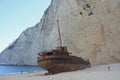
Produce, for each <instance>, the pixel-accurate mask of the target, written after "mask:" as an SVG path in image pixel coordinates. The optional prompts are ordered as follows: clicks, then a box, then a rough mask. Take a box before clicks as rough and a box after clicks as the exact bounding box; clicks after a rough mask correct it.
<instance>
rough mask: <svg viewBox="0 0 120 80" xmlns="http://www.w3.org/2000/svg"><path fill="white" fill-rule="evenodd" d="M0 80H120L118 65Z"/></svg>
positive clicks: (23, 75) (2, 76)
mask: <svg viewBox="0 0 120 80" xmlns="http://www.w3.org/2000/svg"><path fill="white" fill-rule="evenodd" d="M108 67H110V69H109V68H108ZM0 80H120V64H111V65H104V66H94V67H92V68H89V69H85V70H79V71H73V72H63V73H59V74H55V75H44V73H29V74H27V73H25V74H22V75H21V74H10V75H0Z"/></svg>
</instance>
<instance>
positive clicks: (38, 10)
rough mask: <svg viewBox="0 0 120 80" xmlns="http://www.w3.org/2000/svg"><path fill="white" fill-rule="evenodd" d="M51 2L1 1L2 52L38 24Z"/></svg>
mask: <svg viewBox="0 0 120 80" xmlns="http://www.w3.org/2000/svg"><path fill="white" fill-rule="evenodd" d="M50 2H51V0H0V52H2V51H3V50H4V49H5V48H6V47H7V46H8V45H9V44H11V43H12V42H13V41H14V40H15V39H16V38H18V37H19V35H20V34H21V33H22V32H23V31H24V30H25V29H26V28H28V27H31V26H34V25H35V24H36V23H38V22H39V21H40V19H41V17H42V15H43V13H44V11H45V10H46V9H47V8H48V6H49V4H50Z"/></svg>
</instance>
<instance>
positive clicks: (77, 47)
mask: <svg viewBox="0 0 120 80" xmlns="http://www.w3.org/2000/svg"><path fill="white" fill-rule="evenodd" d="M57 19H58V20H59V23H60V29H61V35H62V43H63V45H64V46H67V47H68V50H69V51H70V52H72V54H73V55H76V56H81V57H83V58H88V59H90V62H91V64H92V65H101V64H108V63H116V62H118V63H119V62H120V0H52V1H51V4H50V6H49V8H48V9H47V10H46V11H45V13H44V15H43V17H42V19H41V21H40V22H39V23H38V24H36V25H35V26H33V27H30V28H28V29H26V30H25V31H23V33H22V34H21V35H20V36H19V38H18V39H17V40H16V41H15V42H14V43H13V44H11V45H10V46H9V47H8V48H6V49H5V50H4V51H3V52H2V53H1V54H0V64H14V65H37V63H36V60H37V54H38V53H39V52H40V51H42V50H50V49H53V48H55V47H57V46H58V45H59V38H58V31H57Z"/></svg>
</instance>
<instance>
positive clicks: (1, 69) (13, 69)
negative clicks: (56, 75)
mask: <svg viewBox="0 0 120 80" xmlns="http://www.w3.org/2000/svg"><path fill="white" fill-rule="evenodd" d="M44 71H45V70H44V69H42V68H41V67H39V66H0V75H3V74H14V73H25V72H27V73H30V72H44Z"/></svg>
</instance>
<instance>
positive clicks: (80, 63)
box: [37, 56, 90, 74]
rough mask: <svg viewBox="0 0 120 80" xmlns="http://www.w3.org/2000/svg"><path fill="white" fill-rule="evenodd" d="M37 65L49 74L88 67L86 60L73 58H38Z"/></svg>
mask: <svg viewBox="0 0 120 80" xmlns="http://www.w3.org/2000/svg"><path fill="white" fill-rule="evenodd" d="M37 59H38V60H37V63H38V64H39V65H40V66H41V67H42V68H44V69H46V70H47V71H48V72H49V73H50V74H55V73H60V72H68V71H76V70H81V69H85V68H87V67H90V63H89V61H88V60H86V61H85V60H83V59H82V58H79V57H75V56H42V57H41V56H39V57H38V58H37Z"/></svg>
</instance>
